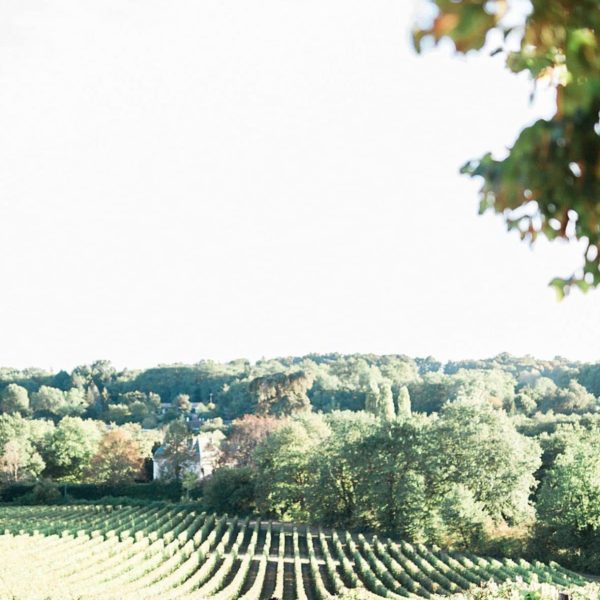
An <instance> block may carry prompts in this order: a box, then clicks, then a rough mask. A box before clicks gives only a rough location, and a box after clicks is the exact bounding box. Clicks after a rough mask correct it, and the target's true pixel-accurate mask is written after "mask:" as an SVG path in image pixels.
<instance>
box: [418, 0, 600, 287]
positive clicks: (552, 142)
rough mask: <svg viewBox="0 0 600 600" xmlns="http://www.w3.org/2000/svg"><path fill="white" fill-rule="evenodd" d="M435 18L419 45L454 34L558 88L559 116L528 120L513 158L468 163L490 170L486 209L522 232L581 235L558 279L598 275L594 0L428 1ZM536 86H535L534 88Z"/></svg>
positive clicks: (599, 14) (598, 95) (599, 22)
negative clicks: (574, 265) (576, 254)
mask: <svg viewBox="0 0 600 600" xmlns="http://www.w3.org/2000/svg"><path fill="white" fill-rule="evenodd" d="M430 4H431V5H432V6H434V7H435V12H434V17H433V19H431V21H430V22H429V23H427V24H424V25H423V26H421V27H419V29H417V31H416V32H415V43H416V46H417V48H418V49H421V48H423V47H425V46H426V45H427V43H430V42H433V43H439V42H440V41H442V40H451V42H452V43H453V44H454V46H455V48H456V50H457V51H459V52H468V51H471V50H488V51H491V52H492V53H493V54H496V53H501V54H503V55H504V57H505V60H506V64H507V66H508V68H509V69H511V70H512V71H513V72H515V73H522V72H525V73H527V74H528V75H529V76H530V78H531V79H532V81H534V82H536V84H537V85H540V84H546V85H549V86H551V87H552V88H553V89H554V90H555V91H556V111H555V113H554V115H553V116H552V118H550V119H548V120H546V119H540V120H538V121H536V122H535V123H533V124H532V125H530V126H529V127H526V128H525V129H524V130H523V131H522V132H521V134H520V136H519V137H518V139H517V140H516V142H515V143H514V145H513V147H512V148H511V150H510V152H509V154H508V156H507V157H506V158H502V159H497V158H494V157H493V156H492V155H491V154H486V155H485V156H483V157H482V158H480V159H477V160H472V161H470V162H469V163H467V164H466V165H465V167H464V168H463V171H464V172H465V173H468V174H469V175H471V176H478V177H482V178H483V181H484V183H483V187H482V189H481V211H482V212H483V211H485V210H487V209H492V210H494V211H496V212H497V213H501V214H503V216H504V218H505V220H506V222H507V225H508V227H509V229H517V230H518V231H519V232H520V233H521V236H522V237H523V238H525V239H529V240H531V241H534V240H535V239H536V237H537V236H538V235H540V234H541V235H543V236H545V237H546V238H548V239H550V240H553V239H557V238H560V239H566V240H583V241H584V242H585V250H584V257H583V264H582V266H581V268H580V269H579V270H578V271H577V272H576V273H575V274H573V276H572V277H570V278H568V279H556V280H555V281H554V284H555V285H556V287H557V289H558V290H559V292H560V293H561V294H564V293H565V292H566V291H568V290H569V287H570V286H572V285H577V286H578V287H580V288H581V289H584V290H585V289H587V288H588V287H589V286H590V285H594V286H597V285H598V284H599V283H600V220H599V218H598V215H599V211H598V201H599V198H600V122H599V118H598V113H599V111H600V43H599V39H598V34H599V30H600V11H599V10H598V8H599V6H598V2H597V1H596V0H584V1H580V0H579V1H577V0H543V1H542V0H533V1H532V2H527V3H522V2H515V1H510V0H509V1H503V2H488V1H487V0H462V1H456V0H431V2H430ZM534 92H535V87H534Z"/></svg>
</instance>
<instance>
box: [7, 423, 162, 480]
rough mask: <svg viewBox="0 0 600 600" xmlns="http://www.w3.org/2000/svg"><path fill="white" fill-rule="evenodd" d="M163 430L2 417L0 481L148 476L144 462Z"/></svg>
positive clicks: (141, 477) (128, 478) (138, 478)
mask: <svg viewBox="0 0 600 600" xmlns="http://www.w3.org/2000/svg"><path fill="white" fill-rule="evenodd" d="M160 437H161V436H160V434H159V432H156V431H155V432H148V431H142V429H141V428H140V426H139V425H136V424H129V425H124V426H121V427H117V426H112V427H108V426H107V425H106V424H105V423H103V422H101V421H94V420H92V419H81V418H80V417H69V416H67V417H64V418H62V419H61V420H60V421H59V422H58V424H56V425H55V424H54V423H53V422H52V421H49V420H42V419H25V418H23V417H22V416H21V415H20V414H3V415H0V477H1V478H2V480H3V481H4V482H18V481H23V480H34V479H39V478H49V479H52V480H55V481H61V482H71V483H81V482H94V483H116V482H123V481H134V480H144V479H146V478H147V474H146V470H145V469H144V466H145V462H146V461H147V459H148V458H149V457H150V456H151V453H152V448H153V447H154V445H155V444H156V443H157V442H158V440H159V439H160Z"/></svg>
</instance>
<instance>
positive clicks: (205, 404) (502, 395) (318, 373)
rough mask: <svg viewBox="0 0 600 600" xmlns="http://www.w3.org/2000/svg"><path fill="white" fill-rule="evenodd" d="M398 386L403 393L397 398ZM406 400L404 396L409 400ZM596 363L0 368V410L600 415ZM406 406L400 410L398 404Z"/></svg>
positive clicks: (42, 413) (387, 361)
mask: <svg viewBox="0 0 600 600" xmlns="http://www.w3.org/2000/svg"><path fill="white" fill-rule="evenodd" d="M403 388H406V390H404V391H403ZM407 396H408V397H407ZM598 396H600V364H589V363H588V364H586V363H577V362H573V361H568V360H566V359H563V358H558V357H557V358H555V359H554V360H546V361H544V360H536V359H534V358H532V357H522V358H520V357H513V356H510V355H508V354H501V355H499V356H496V357H494V358H491V359H486V360H479V361H458V362H456V361H455V362H448V363H446V364H445V365H444V364H442V363H440V362H438V361H435V360H434V359H432V358H431V357H429V358H425V359H422V358H416V359H413V358H410V357H408V356H404V355H385V356H377V355H371V354H364V355H358V354H357V355H339V354H331V355H308V356H303V357H291V358H278V359H270V360H261V361H258V362H256V363H254V364H251V363H250V362H249V361H246V360H236V361H231V362H228V363H217V362H212V361H203V362H200V363H197V364H195V365H169V366H162V367H156V368H152V369H147V370H143V371H130V370H123V371H118V370H116V369H115V368H114V367H113V366H112V365H111V364H110V363H108V362H106V361H98V362H96V363H94V364H92V365H89V366H81V367H77V368H76V369H74V370H73V371H72V372H71V373H70V374H69V373H66V372H65V371H60V372H59V373H47V372H43V371H37V370H32V369H28V370H24V371H18V370H14V369H6V368H4V369H0V408H1V409H2V412H3V413H5V414H22V415H26V416H30V417H34V418H39V419H43V418H45V419H50V420H52V421H55V422H56V421H58V420H60V419H61V418H63V417H64V416H83V417H86V418H94V419H99V420H103V421H105V422H107V423H110V422H114V423H116V424H124V423H139V424H140V425H143V426H144V427H147V428H153V427H156V426H157V425H160V424H162V423H166V422H168V421H170V420H173V419H176V418H178V417H179V416H181V415H182V414H185V413H187V412H188V411H189V410H190V409H191V410H192V411H193V412H194V413H195V414H196V415H198V417H200V418H203V419H208V418H215V417H221V418H223V419H225V420H231V419H234V418H236V417H239V416H242V415H244V414H248V413H252V414H262V415H268V414H271V415H277V416H285V415H292V414H297V413H301V412H306V411H308V410H310V409H312V410H313V411H315V410H316V411H319V410H321V411H325V412H327V411H331V410H346V409H347V410H363V409H367V410H370V411H371V412H373V411H374V412H378V411H379V412H381V411H387V412H388V414H389V413H390V411H391V407H392V404H393V405H394V411H395V412H398V411H399V410H401V411H404V412H406V411H407V410H410V408H411V407H412V410H415V411H417V412H426V413H431V412H436V411H438V410H439V409H440V408H441V407H442V405H443V404H444V403H445V402H448V401H452V400H454V399H460V398H465V397H469V398H474V397H479V398H484V399H485V400H486V401H488V402H490V403H492V404H493V405H494V406H498V407H504V408H505V409H506V410H507V412H509V413H511V414H513V413H519V414H527V415H531V414H535V413H537V412H543V413H547V412H549V411H553V412H554V413H561V414H571V413H578V414H581V413H587V412H598V410H599V408H600V402H599V401H598ZM400 404H402V405H403V408H401V407H400Z"/></svg>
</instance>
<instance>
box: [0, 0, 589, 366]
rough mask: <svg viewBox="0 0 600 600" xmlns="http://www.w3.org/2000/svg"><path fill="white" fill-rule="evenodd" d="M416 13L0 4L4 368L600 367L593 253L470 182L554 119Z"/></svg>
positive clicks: (390, 4) (231, 4)
mask: <svg viewBox="0 0 600 600" xmlns="http://www.w3.org/2000/svg"><path fill="white" fill-rule="evenodd" d="M423 6H424V4H423V2H420V1H406V2H398V1H397V0H377V1H376V2H364V1H363V0H360V1H359V0H260V1H259V2H248V1H247V0H227V1H226V2H224V1H223V0H203V1H202V2H198V1H196V0H178V1H177V2H172V1H169V0H103V1H102V2H93V1H92V0H53V1H52V2H47V0H1V1H0V132H1V135H0V231H1V234H0V282H1V283H0V365H4V366H12V367H19V368H23V367H27V366H37V367H42V368H52V369H61V368H66V369H69V368H72V367H73V366H75V365H78V364H84V363H89V362H91V361H94V360H96V359H108V360H111V361H112V362H113V363H114V364H115V365H117V366H119V367H124V366H128V367H133V368H142V367H148V366H152V365H156V364H159V363H172V362H187V363H192V362H197V361H199V360H201V359H205V358H213V359H216V360H228V359H233V358H238V357H248V358H250V359H258V358H260V357H263V356H264V357H272V356H287V355H299V354H305V353H309V352H342V353H352V352H375V353H406V354H409V355H412V356H426V355H434V356H436V357H438V358H441V359H443V360H447V359H458V358H476V357H486V356H492V355H495V354H497V353H499V352H504V351H506V352H511V353H513V354H518V355H522V354H532V355H534V356H538V357H541V358H550V357H553V356H555V355H562V356H566V357H569V358H572V359H578V360H598V359H600V339H599V337H598V332H599V331H600V293H599V292H593V293H589V294H587V295H584V294H581V293H579V292H576V293H573V294H572V295H571V296H570V297H569V298H568V299H566V300H565V301H563V302H561V303H559V302H557V300H556V295H555V292H554V291H553V290H552V289H551V288H549V287H548V282H549V281H550V280H551V279H552V278H553V277H554V276H568V275H570V274H571V273H572V272H573V271H574V270H575V269H576V268H577V267H578V266H579V260H580V253H581V249H580V248H577V247H576V246H572V245H571V246H569V245H566V244H561V243H556V242H554V243H552V244H549V243H544V242H540V243H537V245H536V246H535V247H534V248H533V249H532V248H530V247H529V246H528V245H527V244H525V243H523V242H521V241H520V240H519V239H518V237H517V236H516V235H514V234H508V233H507V232H506V230H505V226H504V224H503V221H502V219H501V218H500V217H497V216H492V215H486V216H483V217H480V216H478V215H477V206H478V199H477V189H478V183H477V182H475V181H472V180H469V179H467V178H465V177H463V176H461V175H459V174H458V169H459V168H460V165H461V164H463V163H464V162H465V161H466V160H468V159H470V158H475V157H478V156H480V155H481V154H483V153H485V152H487V151H488V150H492V151H494V152H495V153H496V154H497V156H501V155H502V153H503V152H506V148H507V147H508V146H510V144H511V143H512V142H513V141H514V139H515V137H516V136H517V135H518V132H519V131H520V129H521V128H522V127H523V126H524V125H526V124H528V123H530V122H532V121H533V120H535V119H537V118H539V117H543V116H545V115H546V116H547V115H549V114H550V113H551V110H552V102H553V98H552V96H551V94H549V93H547V92H542V93H540V95H539V97H538V99H537V100H536V102H535V103H533V104H530V102H529V92H530V82H529V81H527V79H526V78H522V77H518V76H515V75H513V74H511V73H509V72H507V71H506V70H505V69H504V67H503V64H502V60H501V57H496V58H489V57H470V58H461V57H456V56H453V55H452V53H451V52H450V51H449V50H448V49H447V48H441V49H439V50H435V51H431V52H428V53H426V54H425V55H422V56H417V55H416V54H415V53H414V51H413V50H412V48H411V45H410V41H409V32H410V27H411V24H412V23H413V21H414V19H415V16H416V15H418V14H420V11H422V10H423Z"/></svg>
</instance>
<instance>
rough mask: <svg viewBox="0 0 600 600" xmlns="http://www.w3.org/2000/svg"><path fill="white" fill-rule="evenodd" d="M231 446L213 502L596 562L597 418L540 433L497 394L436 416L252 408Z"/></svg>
mask: <svg viewBox="0 0 600 600" xmlns="http://www.w3.org/2000/svg"><path fill="white" fill-rule="evenodd" d="M222 449H223V455H222V462H223V465H224V466H223V467H222V468H221V469H220V470H218V471H217V472H216V474H215V476H214V477H213V479H212V481H210V482H209V484H208V485H207V486H206V489H205V501H206V503H207V506H209V507H211V508H215V509H218V510H222V511H229V512H252V511H258V512H259V513H262V514H265V515H271V516H275V517H276V518H280V519H289V520H296V521H305V522H312V523H318V524H324V525H329V526H334V527H343V528H349V529H356V528H358V529H370V530H376V531H380V532H384V533H386V534H389V535H393V536H397V537H401V538H403V539H407V540H411V541H420V542H426V543H438V544H442V545H451V546H455V547H461V548H470V549H478V550H480V551H482V552H510V551H513V552H515V553H518V554H519V555H521V554H522V553H523V552H529V553H531V554H532V555H536V556H538V557H540V558H543V559H550V558H554V559H559V560H561V561H563V562H567V563H569V564H571V565H572V566H575V567H577V568H580V569H585V570H588V571H595V570H597V565H598V558H600V512H598V511H599V508H598V507H599V506H600V471H599V469H600V466H599V463H598V460H597V457H598V452H599V451H600V428H599V427H598V423H597V421H593V422H589V423H587V424H584V423H583V422H578V423H570V424H566V425H561V426H559V427H558V428H557V429H556V431H554V432H553V433H550V434H549V433H547V432H545V433H542V434H540V435H538V436H536V437H532V436H526V435H523V434H521V433H519V431H518V429H517V428H516V426H515V422H514V419H512V418H511V417H510V416H509V415H507V414H506V412H505V411H503V410H498V409H496V408H494V407H493V406H491V405H490V404H489V403H485V402H483V403H477V402H473V401H470V400H455V401H453V402H451V403H448V404H447V405H445V406H444V407H443V408H442V409H441V411H440V412H439V414H435V415H431V416H427V415H423V414H413V415H408V414H402V415H400V416H395V417H390V416H389V415H382V416H379V417H378V416H375V415H374V414H370V413H367V412H348V411H334V412H332V413H330V414H321V415H315V414H311V415H304V416H298V417H295V418H291V419H289V418H288V419H276V418H273V417H257V416H246V417H244V418H242V419H239V420H236V421H235V422H234V423H233V425H232V428H231V431H230V434H229V436H228V438H227V440H226V441H225V442H224V443H223V445H222Z"/></svg>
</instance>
